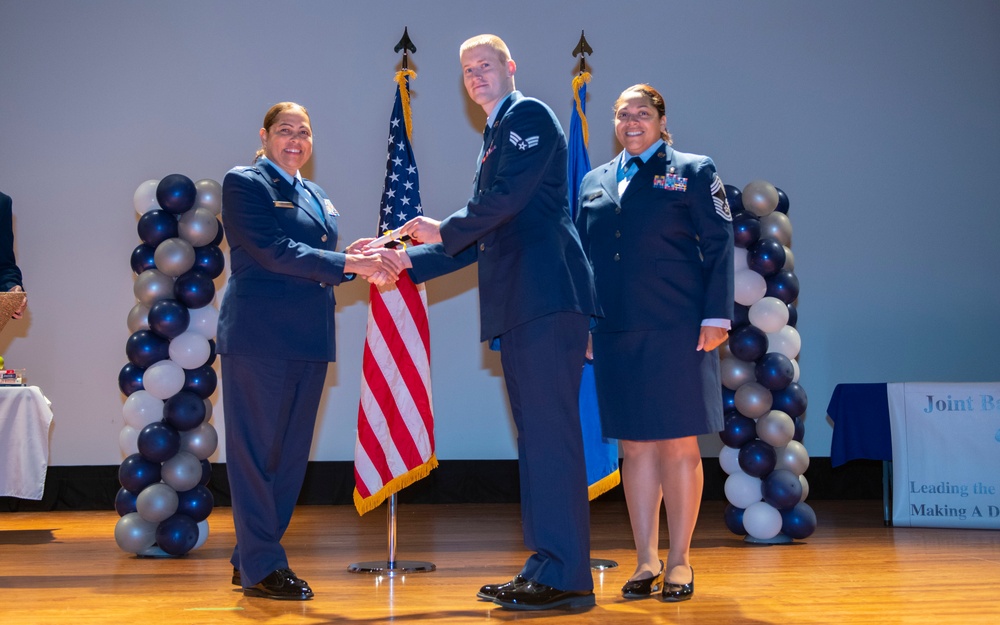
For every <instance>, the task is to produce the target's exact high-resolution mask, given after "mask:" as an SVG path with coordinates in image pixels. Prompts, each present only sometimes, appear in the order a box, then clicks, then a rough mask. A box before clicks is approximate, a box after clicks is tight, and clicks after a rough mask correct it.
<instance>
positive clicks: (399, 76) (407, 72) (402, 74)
mask: <svg viewBox="0 0 1000 625" xmlns="http://www.w3.org/2000/svg"><path fill="white" fill-rule="evenodd" d="M416 77H417V73H416V72H415V71H413V70H412V69H401V70H399V71H398V72H396V84H397V85H399V103H400V104H402V105H403V119H404V120H406V138H407V139H409V140H410V141H413V136H412V135H411V134H410V128H412V125H411V124H410V89H409V88H408V87H407V86H406V79H407V78H416ZM587 80H590V74H587ZM574 84H576V83H575V82H574ZM577 106H579V105H577ZM584 128H586V125H584ZM584 136H586V130H585V131H584Z"/></svg>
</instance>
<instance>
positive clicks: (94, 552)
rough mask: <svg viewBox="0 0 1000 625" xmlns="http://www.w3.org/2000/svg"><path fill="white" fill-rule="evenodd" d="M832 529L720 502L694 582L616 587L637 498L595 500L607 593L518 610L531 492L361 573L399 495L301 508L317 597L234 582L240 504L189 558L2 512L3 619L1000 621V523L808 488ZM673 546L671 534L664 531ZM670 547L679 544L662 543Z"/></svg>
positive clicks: (428, 509) (308, 571) (57, 520)
mask: <svg viewBox="0 0 1000 625" xmlns="http://www.w3.org/2000/svg"><path fill="white" fill-rule="evenodd" d="M810 504H811V505H812V506H813V508H814V509H815V510H816V512H817V515H818V517H819V529H818V530H817V532H816V533H815V534H814V535H813V536H811V537H809V538H808V539H806V540H803V541H796V542H795V543H793V544H790V545H781V546H760V545H752V544H749V543H746V542H744V541H743V540H742V539H741V538H740V537H738V536H735V535H733V534H731V533H730V532H729V531H728V530H727V529H726V528H725V525H724V524H723V522H722V509H723V506H724V503H723V502H718V501H709V502H705V504H704V506H703V508H702V515H701V519H700V521H699V524H698V529H697V532H696V533H695V538H694V544H693V563H694V567H695V571H696V577H695V596H694V599H693V600H691V601H688V602H684V603H679V604H665V603H661V602H659V601H657V600H653V599H648V600H640V601H627V600H625V599H622V598H621V595H620V594H619V589H620V587H621V585H622V583H624V581H625V580H626V578H627V577H628V575H629V574H630V573H631V571H632V567H633V566H634V552H633V545H632V540H631V535H630V533H629V529H628V519H627V516H626V511H625V507H624V503H622V502H618V501H610V502H601V501H600V500H598V501H596V502H594V503H593V504H592V511H593V532H592V533H593V538H592V544H593V552H592V556H593V557H594V558H607V559H612V560H616V561H617V562H618V563H619V564H620V566H619V567H618V568H612V569H607V570H604V571H595V572H594V583H595V586H596V593H597V606H596V607H594V608H591V609H589V610H585V611H560V610H554V611H544V612H512V611H507V610H504V609H501V608H499V607H497V606H495V605H494V604H492V603H488V602H484V601H480V600H478V599H477V598H476V596H475V593H476V590H477V589H478V588H479V586H480V585H482V584H484V583H490V582H497V581H502V580H505V579H509V578H510V577H511V576H513V574H514V573H516V572H517V570H518V569H519V568H520V565H521V563H522V562H523V559H524V557H525V552H524V548H523V546H522V544H521V536H520V527H519V513H518V507H517V505H511V504H489V505H482V504H462V505H409V506H407V505H400V507H399V519H398V528H397V531H398V534H397V540H398V543H397V544H398V546H397V554H396V555H397V558H398V559H399V560H417V561H429V562H433V563H434V564H435V565H436V567H437V570H435V571H432V572H422V573H411V574H407V575H396V576H379V575H374V574H368V573H352V572H349V571H348V566H349V565H350V564H352V563H356V562H360V561H380V560H384V559H385V557H386V555H387V552H386V548H387V540H386V536H387V533H386V516H385V507H384V506H383V507H382V508H380V509H378V510H376V511H374V512H372V513H369V514H368V515H366V516H364V517H360V518H359V517H358V515H357V513H356V512H355V511H354V508H353V507H349V506H302V507H299V508H298V509H297V510H296V513H295V516H294V518H293V519H292V525H291V528H290V529H289V532H288V534H287V535H286V538H285V541H284V544H285V547H286V550H287V551H288V553H289V557H290V559H291V565H292V568H294V569H295V571H296V572H297V573H298V574H299V575H301V576H302V577H303V578H304V579H307V580H308V581H309V583H310V584H311V586H312V588H313V590H314V591H315V592H316V598H315V599H313V600H312V601H306V602H284V601H270V600H266V599H257V598H247V597H244V596H243V595H242V593H240V592H238V591H236V590H234V588H233V587H232V586H231V585H230V580H229V578H230V573H231V570H232V569H231V567H230V565H229V561H228V558H229V554H230V550H231V548H232V545H233V541H234V534H233V526H232V514H231V510H230V509H229V508H217V509H215V510H214V511H213V513H212V516H211V517H209V524H210V535H209V537H208V540H207V542H206V543H205V545H203V546H202V547H201V548H199V549H197V550H195V551H193V552H191V553H189V554H188V555H186V556H184V557H182V558H166V559H159V558H142V559H140V558H137V557H135V556H134V555H132V554H128V553H125V552H123V551H121V550H120V549H119V548H118V547H117V545H116V544H115V541H114V534H113V532H114V524H115V522H116V521H117V518H118V516H117V514H115V513H114V512H113V511H110V512H104V511H100V512H51V513H41V512H26V513H0V566H2V569H0V619H2V621H3V623H5V624H10V625H14V624H16V625H22V624H25V625H26V624H63V623H68V624H72V625H89V624H98V623H99V624H101V625H107V624H113V625H163V624H173V623H178V624H180V623H183V624H185V625H187V624H197V625H201V624H204V625H211V624H215V623H224V624H233V623H240V624H249V623H274V624H285V623H290V624H303V625H306V624H322V623H347V624H351V623H364V624H368V623H442V624H456V625H458V624H464V623H495V622H501V623H502V622H508V621H518V620H524V621H535V622H539V623H549V622H551V623H573V624H578V623H579V624H589V623H595V624H596V623H601V624H615V625H617V624H619V623H698V624H701V625H704V624H714V623H726V624H729V623H774V624H781V625H801V624H806V623H823V624H827V623H831V624H845V623H858V624H861V623H864V624H870V623H872V624H886V623H934V624H946V623H963V624H970V623H990V624H993V623H997V622H1000V532H996V531H987V530H956V529H918V528H896V529H894V528H887V527H884V526H883V523H882V511H881V502H879V501H873V500H866V501H816V502H810ZM663 545H664V546H665V545H666V536H664V538H663ZM663 555H664V556H665V555H666V552H665V551H664V552H663Z"/></svg>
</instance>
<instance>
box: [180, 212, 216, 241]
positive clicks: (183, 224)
mask: <svg viewBox="0 0 1000 625" xmlns="http://www.w3.org/2000/svg"><path fill="white" fill-rule="evenodd" d="M177 232H178V233H179V234H180V235H181V238H182V239H184V240H185V241H187V242H188V243H190V244H191V245H193V246H195V247H202V246H203V245H208V244H209V243H211V242H212V241H213V240H215V235H217V234H218V233H219V220H218V219H216V218H215V215H213V214H212V211H210V210H208V209H207V208H194V209H191V210H189V211H187V212H186V213H184V214H183V215H181V217H180V219H178V220H177Z"/></svg>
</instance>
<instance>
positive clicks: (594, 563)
mask: <svg viewBox="0 0 1000 625" xmlns="http://www.w3.org/2000/svg"><path fill="white" fill-rule="evenodd" d="M583 33H584V31H582V30H581V31H580V41H579V42H577V44H576V47H575V48H573V56H574V57H577V56H578V57H580V70H579V73H578V74H577V79H576V80H574V81H573V99H574V100H575V101H576V102H577V103H576V106H577V108H576V110H575V111H574V114H576V115H578V116H579V117H580V126H581V129H580V133H581V135H582V143H583V146H584V147H583V150H584V153H586V143H587V135H588V132H587V121H586V116H585V115H584V108H585V107H586V103H585V102H583V101H582V100H581V98H580V91H581V87H585V84H584V83H586V81H588V80H590V74H588V73H587V60H586V56H587V55H588V54H593V53H594V49H593V48H591V47H590V44H589V43H588V42H587V38H586V37H585V36H584V34H583ZM570 132H571V133H572V132H573V129H572V128H571V129H570ZM588 162H589V159H588ZM586 167H589V164H588V165H586ZM571 178H572V177H571ZM569 184H571V185H575V184H579V180H573V179H571V180H570V181H569ZM570 197H571V198H575V197H576V193H575V192H572V193H571V196H570ZM573 210H574V207H573V206H570V211H573ZM581 419H583V412H581ZM585 447H586V445H585ZM617 448H618V446H617V443H615V445H614V449H613V450H612V451H614V452H615V458H616V459H617ZM615 465H616V466H617V462H616V463H615ZM589 477H590V476H589V475H588V480H589ZM617 484H618V471H617V470H616V471H614V472H613V473H612V474H611V475H609V476H606V477H604V479H602V480H600V482H599V483H597V484H593V485H590V489H589V490H590V491H591V492H590V493H589V498H590V499H594V498H595V497H597V496H598V495H599V494H600V493H602V492H604V491H606V490H608V489H609V488H613V487H614V486H616V485H617ZM617 566H618V563H617V562H615V561H614V560H608V559H605V558H591V559H590V568H591V569H594V570H595V571H603V570H605V569H613V568H615V567H617Z"/></svg>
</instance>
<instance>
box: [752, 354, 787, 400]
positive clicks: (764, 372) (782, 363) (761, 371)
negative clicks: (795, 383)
mask: <svg viewBox="0 0 1000 625" xmlns="http://www.w3.org/2000/svg"><path fill="white" fill-rule="evenodd" d="M754 376H756V378H757V381H758V382H759V383H760V384H761V385H763V387H764V388H766V389H768V390H769V391H780V390H782V389H784V388H785V387H787V386H788V385H789V384H791V383H792V378H794V377H795V367H793V366H792V361H791V360H789V359H788V356H786V355H784V354H781V353H779V352H768V353H766V354H764V355H763V356H761V358H760V360H758V361H757V365H756V366H755V367H754Z"/></svg>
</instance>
